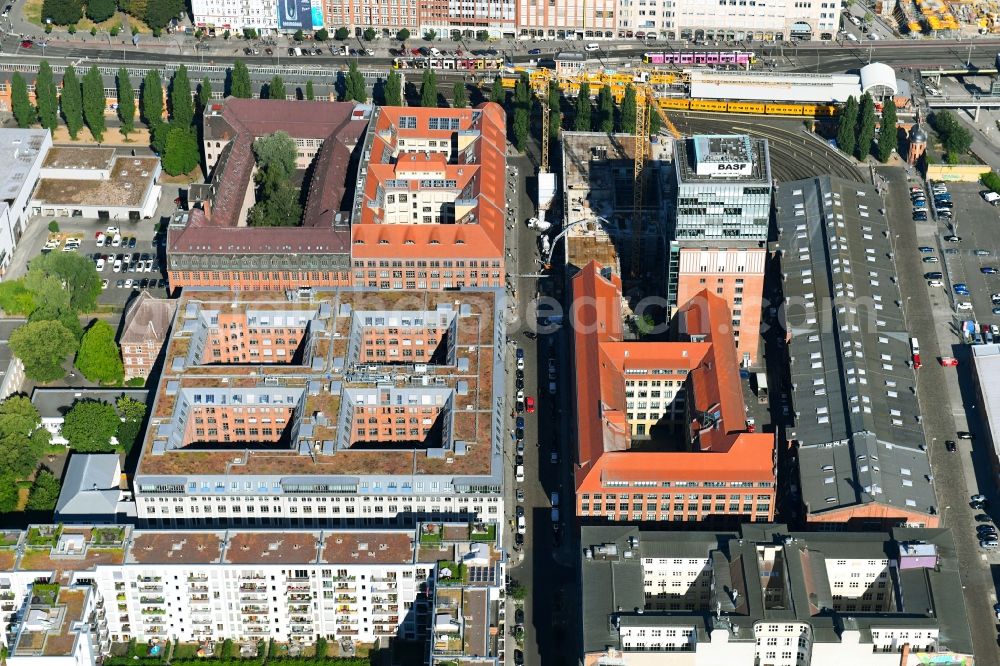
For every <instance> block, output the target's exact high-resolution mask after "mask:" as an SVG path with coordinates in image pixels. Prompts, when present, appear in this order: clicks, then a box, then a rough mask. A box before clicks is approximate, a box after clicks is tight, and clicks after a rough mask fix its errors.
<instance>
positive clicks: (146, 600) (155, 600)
mask: <svg viewBox="0 0 1000 666" xmlns="http://www.w3.org/2000/svg"><path fill="white" fill-rule="evenodd" d="M164 601H165V599H164V598H163V597H139V603H140V604H162V603H163V602H164Z"/></svg>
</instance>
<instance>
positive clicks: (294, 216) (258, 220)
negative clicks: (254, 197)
mask: <svg viewBox="0 0 1000 666" xmlns="http://www.w3.org/2000/svg"><path fill="white" fill-rule="evenodd" d="M301 220H302V204H301V203H299V191H298V190H297V189H295V188H294V187H291V186H290V185H287V184H282V185H280V186H278V187H276V188H275V189H274V190H272V192H271V194H270V195H269V196H268V197H267V198H266V199H264V200H263V201H260V202H258V203H256V204H254V207H253V208H251V209H250V213H249V214H248V215H247V224H249V225H250V226H252V227H294V226H297V225H298V224H299V222H301Z"/></svg>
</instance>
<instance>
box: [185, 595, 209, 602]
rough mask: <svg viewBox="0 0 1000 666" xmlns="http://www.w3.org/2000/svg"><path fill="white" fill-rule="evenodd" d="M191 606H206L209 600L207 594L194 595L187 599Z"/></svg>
mask: <svg viewBox="0 0 1000 666" xmlns="http://www.w3.org/2000/svg"><path fill="white" fill-rule="evenodd" d="M188 601H190V602H191V603H193V604H207V603H208V602H209V598H208V595H207V594H196V595H194V596H192V597H190V598H189V599H188Z"/></svg>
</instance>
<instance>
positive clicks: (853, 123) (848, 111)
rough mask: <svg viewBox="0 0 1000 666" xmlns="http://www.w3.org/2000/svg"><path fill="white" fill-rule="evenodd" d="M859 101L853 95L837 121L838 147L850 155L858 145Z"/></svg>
mask: <svg viewBox="0 0 1000 666" xmlns="http://www.w3.org/2000/svg"><path fill="white" fill-rule="evenodd" d="M857 126H858V100H857V99H855V97H854V96H853V95H851V96H850V97H848V98H847V103H846V104H844V107H843V108H842V109H841V110H840V117H839V118H838V119H837V147H838V148H840V150H841V151H843V152H844V153H846V154H848V155H853V154H854V148H855V146H856V145H857Z"/></svg>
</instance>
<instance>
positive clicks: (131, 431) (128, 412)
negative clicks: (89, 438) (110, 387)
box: [115, 394, 146, 453]
mask: <svg viewBox="0 0 1000 666" xmlns="http://www.w3.org/2000/svg"><path fill="white" fill-rule="evenodd" d="M115 407H117V408H118V414H119V415H121V419H122V420H121V423H120V424H119V426H118V434H117V435H116V436H115V437H116V439H117V440H118V447H119V448H120V449H121V450H122V451H124V452H125V453H128V452H129V451H131V450H132V447H133V446H134V445H135V443H136V441H138V439H139V436H140V435H141V434H142V419H143V417H145V415H146V404H145V403H143V402H140V401H138V400H134V399H132V398H130V397H128V396H127V395H124V394H123V395H121V396H119V397H118V399H117V400H116V401H115Z"/></svg>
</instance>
